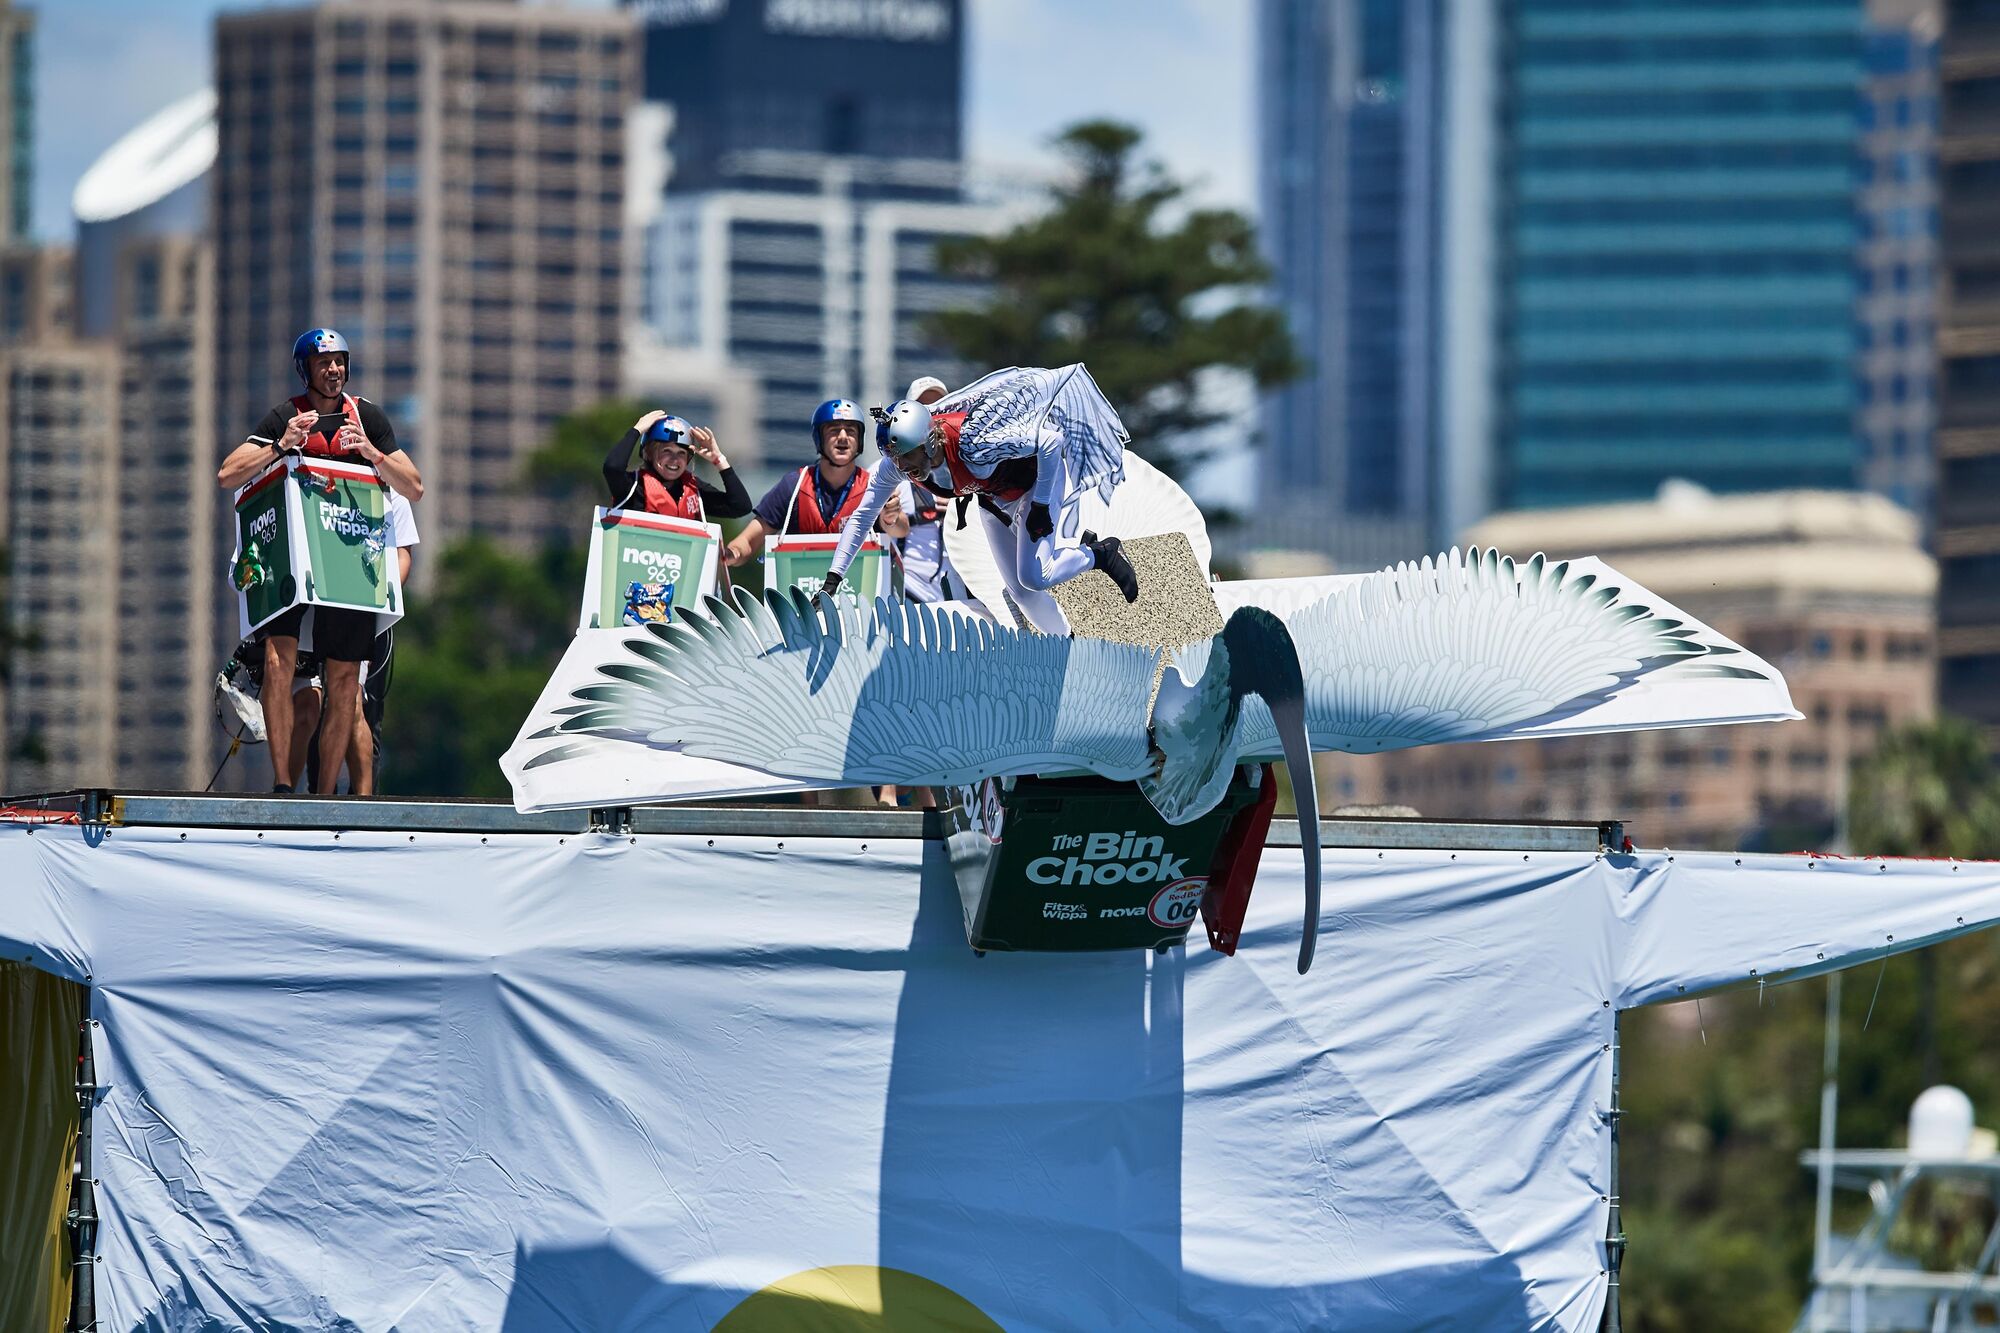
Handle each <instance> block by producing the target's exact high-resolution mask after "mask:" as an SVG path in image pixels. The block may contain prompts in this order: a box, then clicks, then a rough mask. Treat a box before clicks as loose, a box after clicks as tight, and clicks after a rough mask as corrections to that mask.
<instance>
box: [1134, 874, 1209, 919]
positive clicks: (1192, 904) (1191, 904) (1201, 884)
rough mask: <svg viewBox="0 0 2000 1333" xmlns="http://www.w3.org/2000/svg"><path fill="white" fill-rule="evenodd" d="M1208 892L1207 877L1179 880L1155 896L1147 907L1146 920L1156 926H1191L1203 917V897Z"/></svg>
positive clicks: (1196, 876)
mask: <svg viewBox="0 0 2000 1333" xmlns="http://www.w3.org/2000/svg"><path fill="white" fill-rule="evenodd" d="M1207 891H1208V876H1206V875H1191V876H1189V877H1188V878H1186V879H1177V880H1175V881H1174V882H1173V883H1171V884H1169V885H1167V887H1165V888H1164V889H1161V890H1160V891H1159V892H1158V893H1156V894H1154V895H1153V901H1152V902H1150V903H1148V904H1147V905H1146V919H1147V920H1148V921H1151V922H1152V923H1153V924H1154V925H1156V926H1168V927H1180V926H1185V925H1190V924H1192V923H1193V921H1194V919H1195V918H1196V917H1197V916H1200V915H1201V895H1202V894H1204V893H1206V892H1207Z"/></svg>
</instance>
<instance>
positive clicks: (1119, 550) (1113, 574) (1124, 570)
mask: <svg viewBox="0 0 2000 1333" xmlns="http://www.w3.org/2000/svg"><path fill="white" fill-rule="evenodd" d="M1083 544H1084V547H1085V549H1087V550H1088V551H1089V552H1090V554H1091V555H1092V556H1093V557H1094V558H1095V559H1096V561H1097V567H1098V568H1099V569H1101V570H1103V571H1104V572H1105V574H1106V575H1108V576H1109V577H1110V579H1111V581H1112V582H1113V583H1115V584H1117V585H1118V591H1119V592H1122V593H1124V594H1125V600H1126V601H1128V602H1136V601H1138V600H1139V576H1138V575H1137V574H1136V573H1134V572H1133V571H1132V562H1131V561H1130V560H1127V559H1126V558H1125V543H1124V542H1121V541H1119V540H1118V539H1117V538H1116V537H1100V536H1098V535H1097V534H1096V533H1094V532H1091V531H1089V530H1088V529H1086V530H1085V531H1084V534H1083Z"/></svg>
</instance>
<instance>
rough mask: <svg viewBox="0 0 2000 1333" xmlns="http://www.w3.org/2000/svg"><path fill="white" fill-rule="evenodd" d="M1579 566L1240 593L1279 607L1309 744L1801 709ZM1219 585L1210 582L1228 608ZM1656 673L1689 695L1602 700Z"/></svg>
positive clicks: (1682, 621)
mask: <svg viewBox="0 0 2000 1333" xmlns="http://www.w3.org/2000/svg"><path fill="white" fill-rule="evenodd" d="M1589 564H1590V565H1591V566H1592V568H1590V569H1588V570H1585V569H1580V568H1578V567H1577V566H1575V565H1572V564H1570V563H1568V562H1552V561H1548V560H1545V559H1544V558H1543V557H1541V556H1539V555H1538V556H1536V557H1534V558H1533V559H1531V560H1528V561H1525V562H1516V561H1514V560H1513V559H1511V558H1509V557H1506V556H1501V555H1498V554H1496V553H1494V552H1492V551H1480V550H1477V549H1475V550H1472V551H1469V552H1466V553H1464V554H1463V555H1461V554H1460V553H1459V552H1458V551H1457V550H1453V551H1451V552H1450V553H1448V554H1446V555H1443V556H1440V557H1437V558H1436V559H1435V560H1432V559H1426V560H1423V561H1421V562H1420V563H1417V564H1403V565H1398V566H1396V567H1395V568H1393V569H1388V570H1383V571H1382V572H1380V573H1376V574H1368V575H1363V576H1361V577H1358V578H1352V579H1342V580H1331V581H1329V582H1332V583H1334V584H1335V585H1336V586H1334V587H1333V588H1332V590H1331V591H1329V592H1328V593H1327V594H1326V595H1324V596H1321V597H1318V598H1315V599H1313V600H1311V601H1309V602H1305V603H1304V604H1298V603H1296V602H1295V601H1294V600H1293V599H1292V598H1289V597H1285V596H1283V595H1281V594H1276V590H1273V594H1275V595H1263V596H1258V595H1257V594H1255V593H1253V594H1251V595H1252V596H1254V597H1256V601H1257V602H1258V603H1259V604H1263V605H1266V606H1268V607H1270V609H1272V610H1275V611H1277V612H1278V614H1279V615H1280V616H1281V617H1282V618H1283V619H1284V620H1285V622H1286V625H1287V627H1288V628H1289V629H1290V631H1291V634H1292V638H1293V641H1294V642H1295V643H1296V644H1297V645H1298V650H1299V660H1300V664H1301V666H1302V668H1303V670H1304V673H1305V681H1306V722H1307V728H1308V732H1309V734H1310V736H1311V738H1312V745H1313V748H1314V749H1315V750H1346V751H1350V752H1364V753H1365V752H1373V751H1377V750H1399V749H1404V748H1407V747H1409V746H1413V745H1433V744H1437V743H1440V742H1444V741H1466V740H1494V739H1499V738H1501V737H1507V736H1517V735H1529V734H1561V733H1564V732H1572V731H1594V730H1624V729H1628V728H1636V727H1651V726H1687V725H1694V724H1698V723H1705V722H1717V721H1750V720H1768V719H1773V718H1782V717H1795V716H1797V714H1796V713H1795V712H1794V711H1792V709H1791V702H1790V698H1789V696H1788V695H1787V694H1786V693H1785V691H1784V686H1783V681H1782V680H1781V679H1780V678H1779V677H1778V674H1777V672H1776V671H1774V670H1772V669H1771V668H1770V667H1769V666H1767V665H1766V664H1765V663H1763V662H1761V661H1759V660H1758V659H1756V658H1754V657H1752V656H1750V655H1749V654H1747V653H1745V652H1743V651H1742V650H1741V649H1740V648H1738V647H1736V646H1735V645H1734V644H1731V643H1729V641H1728V640H1726V639H1723V638H1722V637H1721V636H1720V635H1717V634H1715V632H1714V631H1713V630H1710V629H1708V628H1707V627H1706V626H1704V625H1702V624H1701V623H1700V622H1699V621H1696V620H1693V619H1692V618H1690V617H1686V616H1684V615H1682V614H1681V613H1679V612H1678V611H1676V610H1675V609H1674V608H1672V607H1671V606H1669V605H1667V604H1665V603H1662V602H1660V601H1659V600H1658V599H1656V598H1654V597H1652V595H1651V594H1650V593H1648V592H1646V590H1645V589H1644V588H1641V587H1638V586H1637V585H1636V584H1631V583H1629V582H1627V581H1625V580H1622V579H1620V578H1618V576H1617V575H1616V573H1615V571H1612V570H1610V569H1609V568H1608V567H1606V566H1604V565H1602V564H1600V563H1598V562H1595V561H1592V562H1589ZM1272 582H1274V583H1275V582H1281V581H1277V580H1274V581H1272ZM1283 582H1289V581H1283ZM1298 582H1300V583H1305V582H1307V581H1305V580H1299V581H1298ZM1312 582H1318V581H1312ZM1228 587H1229V585H1226V584H1225V585H1222V588H1219V589H1218V594H1219V595H1218V601H1219V602H1222V603H1224V604H1225V605H1226V604H1227V603H1228V602H1229V601H1230V600H1231V599H1230V598H1228V597H1227V596H1224V595H1221V594H1223V593H1224V592H1225V590H1227V589H1228ZM1265 587H1266V588H1268V587H1269V585H1268V584H1267V585H1265ZM1287 603H1291V604H1289V605H1288V604H1287ZM1189 656H1191V655H1189V654H1182V657H1183V658H1184V659H1185V658H1187V657H1189ZM1189 665H1191V666H1193V665H1198V664H1196V663H1193V662H1190V663H1189ZM1662 678H1664V679H1669V680H1672V681H1673V682H1675V683H1676V684H1677V685H1679V686H1683V687H1688V688H1683V689H1680V690H1679V691H1678V692H1676V693H1673V694H1668V695H1665V696H1664V697H1661V695H1660V693H1659V692H1658V691H1655V694H1654V698H1653V704H1652V707H1651V708H1649V709H1648V708H1641V709H1637V710H1635V709H1632V708H1630V707H1629V706H1628V707H1626V708H1624V709H1623V710H1621V711H1615V712H1614V711H1613V710H1612V709H1611V708H1610V707H1609V705H1611V704H1612V703H1614V701H1618V700H1619V699H1620V698H1621V696H1625V695H1630V694H1634V693H1638V692H1642V691H1645V690H1648V689H1651V688H1653V686H1654V685H1655V684H1656V683H1657V682H1658V681H1659V680H1661V679H1662ZM1738 684H1744V685H1750V686H1752V689H1751V690H1750V691H1749V696H1750V697H1749V698H1743V697H1738V698H1736V699H1733V700H1727V699H1726V700H1725V701H1724V702H1722V703H1721V704H1717V703H1715V702H1714V696H1715V695H1716V694H1717V693H1718V692H1720V693H1721V694H1723V695H1728V694H1729V693H1730V691H1731V688H1732V687H1733V686H1735V685H1738ZM1242 745H1243V749H1244V751H1245V752H1246V753H1257V754H1271V753H1274V752H1275V748H1276V735H1275V733H1274V732H1273V731H1272V730H1271V729H1270V723H1269V720H1268V718H1267V717H1264V716H1263V715H1262V712H1261V710H1256V709H1246V710H1245V725H1244V735H1243V741H1242Z"/></svg>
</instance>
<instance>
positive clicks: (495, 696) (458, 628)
mask: <svg viewBox="0 0 2000 1333" xmlns="http://www.w3.org/2000/svg"><path fill="white" fill-rule="evenodd" d="M582 586H583V550H582V547H581V545H580V544H579V545H577V546H554V545H551V546H548V547H545V548H543V550H542V551H541V552H539V553H538V554H536V555H533V556H521V555H517V554H515V553H513V552H511V551H509V550H507V549H506V548H504V547H502V546H500V545H499V544H497V543H496V542H494V541H492V540H491V539H490V538H488V537H485V536H479V535H475V536H472V537H467V538H464V539H462V540H460V541H457V542H454V543H453V544H452V545H451V546H449V547H448V548H446V550H445V552H444V556H443V558H442V560H441V561H440V562H439V567H438V571H437V575H436V577H435V578H434V579H433V580H432V582H431V587H430V591H429V594H428V595H427V596H425V597H424V598H423V600H422V601H421V602H419V603H416V604H413V605H412V607H411V609H410V614H409V616H408V617H407V618H406V619H405V620H404V621H403V623H402V624H401V625H399V626H397V629H396V679H395V684H394V686H393V688H392V691H391V694H390V700H389V704H390V706H389V715H388V719H387V724H386V725H385V726H384V728H383V732H384V738H385V750H386V753H385V759H386V761H387V772H386V773H385V774H384V779H383V784H382V785H383V789H384V790H385V791H393V792H401V793H407V794H409V795H413V796H505V795H507V794H508V787H507V780H506V778H505V777H504V776H503V775H502V774H501V772H500V756H501V754H502V753H504V752H505V751H506V749H507V747H508V746H509V745H511V744H513V742H514V733H515V732H516V731H518V730H519V729H520V726H521V722H522V720H523V719H525V718H526V717H527V716H528V710H529V709H530V708H532V707H533V706H534V702H535V699H536V698H537V697H538V696H539V695H540V694H541V692H542V686H543V685H544V684H546V683H547V682H548V678H549V675H550V673H551V672H553V671H554V670H555V666H556V663H557V662H558V661H559V660H560V659H561V657H562V654H563V650H564V649H565V648H567V647H568V646H569V641H570V639H571V638H572V637H574V635H575V633H576V608H577V601H578V598H579V596H580V592H581V589H582Z"/></svg>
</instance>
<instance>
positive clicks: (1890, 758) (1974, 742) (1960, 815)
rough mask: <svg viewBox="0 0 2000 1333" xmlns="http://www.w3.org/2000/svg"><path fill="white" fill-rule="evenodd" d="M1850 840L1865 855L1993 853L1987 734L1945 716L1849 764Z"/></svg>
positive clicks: (1996, 812) (1998, 799) (1999, 813)
mask: <svg viewBox="0 0 2000 1333" xmlns="http://www.w3.org/2000/svg"><path fill="white" fill-rule="evenodd" d="M1852 790H1853V796H1852V799H1851V800H1850V802H1849V811H1850V813H1849V817H1848V828H1849V833H1848V837H1849V841H1850V842H1852V843H1853V845H1854V846H1855V848H1856V849H1858V850H1860V851H1862V852H1865V853H1867V854H1869V855H1872V856H1959V857H1989V856H1993V855H1996V854H2000V784H1996V783H1995V781H1994V776H1993V763H1992V760H1991V758H1990V757H1989V756H1988V754H1987V752H1986V738H1985V736H1984V735H1983V734H1982V733H1981V732H1980V729H1979V728H1978V727H1976V726H1974V725H1973V724H1972V723H1970V722H1962V721H1956V720H1950V719H1947V720H1944V721H1939V722H1933V723H1929V724H1926V725H1924V726H1918V727H1910V728H1906V729H1904V730H1902V731H1898V732H1893V733H1891V734H1890V735H1888V736H1886V737H1884V738H1883V740H1882V743H1881V744H1880V745H1878V746H1877V747H1876V749H1875V753H1874V755H1873V756H1872V757H1870V758H1869V759H1868V760H1867V761H1866V762H1864V763H1861V764H1858V765H1856V766H1855V770H1854V784H1853V789H1852Z"/></svg>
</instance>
